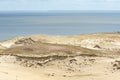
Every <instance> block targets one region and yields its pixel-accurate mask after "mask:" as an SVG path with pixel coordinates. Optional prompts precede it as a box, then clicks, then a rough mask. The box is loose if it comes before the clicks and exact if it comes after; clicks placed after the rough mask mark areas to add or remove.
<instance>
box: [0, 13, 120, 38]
mask: <svg viewBox="0 0 120 80" xmlns="http://www.w3.org/2000/svg"><path fill="white" fill-rule="evenodd" d="M116 31H120V13H0V40H5V39H8V38H11V37H15V36H22V35H31V34H50V35H74V34H83V33H94V32H116Z"/></svg>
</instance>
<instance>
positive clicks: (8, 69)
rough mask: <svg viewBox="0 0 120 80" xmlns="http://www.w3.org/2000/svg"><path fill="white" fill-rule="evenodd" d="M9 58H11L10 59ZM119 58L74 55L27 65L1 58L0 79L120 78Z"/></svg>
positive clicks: (72, 79)
mask: <svg viewBox="0 0 120 80" xmlns="http://www.w3.org/2000/svg"><path fill="white" fill-rule="evenodd" d="M8 60H9V59H8ZM119 60H120V59H119V58H107V57H88V56H87V57H85V56H84V57H82V56H77V57H72V58H66V59H65V60H62V61H61V60H55V61H51V62H49V63H47V64H45V65H42V66H37V67H35V66H33V67H27V66H23V65H22V64H21V65H20V62H18V63H16V61H15V60H13V61H12V60H11V61H10V60H9V61H7V60H3V58H2V60H1V63H0V80H101V79H105V80H120V76H119V75H120V70H119V67H120V65H119V64H120V63H119Z"/></svg>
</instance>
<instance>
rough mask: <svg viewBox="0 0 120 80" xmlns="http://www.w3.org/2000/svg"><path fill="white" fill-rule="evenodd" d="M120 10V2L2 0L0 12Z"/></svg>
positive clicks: (112, 0) (108, 0) (95, 0)
mask: <svg viewBox="0 0 120 80" xmlns="http://www.w3.org/2000/svg"><path fill="white" fill-rule="evenodd" d="M49 10H120V0H0V11H49Z"/></svg>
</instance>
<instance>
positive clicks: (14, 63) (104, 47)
mask: <svg viewBox="0 0 120 80" xmlns="http://www.w3.org/2000/svg"><path fill="white" fill-rule="evenodd" d="M0 45H1V46H0V50H1V52H0V80H56V79H57V80H61V79H63V80H101V79H106V80H113V79H114V80H119V79H120V77H119V75H120V34H119V33H94V34H81V35H72V36H52V35H30V36H22V37H16V38H12V39H9V40H6V41H1V42H0Z"/></svg>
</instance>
